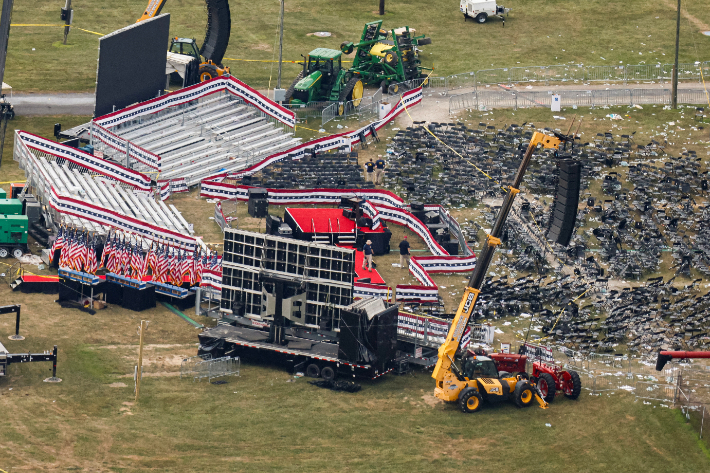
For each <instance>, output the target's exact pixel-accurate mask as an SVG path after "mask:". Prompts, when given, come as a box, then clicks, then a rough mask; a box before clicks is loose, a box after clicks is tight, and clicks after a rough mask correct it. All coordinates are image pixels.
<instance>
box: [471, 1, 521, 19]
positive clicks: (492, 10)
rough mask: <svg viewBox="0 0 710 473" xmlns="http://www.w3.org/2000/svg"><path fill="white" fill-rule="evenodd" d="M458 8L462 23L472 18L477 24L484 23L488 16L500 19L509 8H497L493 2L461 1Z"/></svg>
mask: <svg viewBox="0 0 710 473" xmlns="http://www.w3.org/2000/svg"><path fill="white" fill-rule="evenodd" d="M460 8H461V13H463V19H464V21H466V20H468V19H469V18H473V19H475V20H476V21H477V22H478V23H485V22H486V20H488V17H489V16H497V17H499V18H502V17H503V15H504V14H507V13H508V12H509V11H510V8H505V7H500V6H498V5H497V4H496V2H495V0H486V1H480V0H461V6H460Z"/></svg>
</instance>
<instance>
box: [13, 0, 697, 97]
mask: <svg viewBox="0 0 710 473" xmlns="http://www.w3.org/2000/svg"><path fill="white" fill-rule="evenodd" d="M686 3H687V5H686V6H685V7H684V10H687V17H684V19H683V21H682V22H681V43H680V61H681V62H694V61H697V60H701V61H702V60H708V59H710V56H709V55H708V53H707V46H708V41H710V38H708V37H706V36H702V35H701V34H700V31H703V30H710V27H708V26H707V25H708V24H710V14H709V13H708V11H707V8H703V6H702V2H700V1H698V0H693V1H690V2H684V4H686ZM146 4H147V0H122V1H120V2H117V1H107V2H97V1H93V2H90V1H87V0H75V1H74V2H73V3H72V7H73V8H74V25H75V26H76V27H77V28H83V29H85V30H89V31H93V32H98V33H109V32H111V31H114V30H116V29H119V28H122V27H125V26H128V25H130V24H132V23H134V22H135V20H136V19H137V18H138V17H140V15H141V13H142V12H143V9H144V8H145V6H146ZM503 4H504V5H505V6H506V7H510V8H512V9H513V11H512V12H511V14H510V16H509V17H508V19H507V21H506V22H505V28H503V27H502V23H501V22H500V21H499V20H496V19H493V20H491V21H489V22H488V23H486V24H484V25H478V24H474V23H473V22H464V21H463V15H462V14H461V13H460V12H459V10H458V4H457V3H455V2H435V3H432V2H430V1H426V0H412V1H409V2H393V1H390V2H387V14H386V15H385V17H384V21H385V23H384V26H385V27H386V28H393V27H399V26H404V25H408V26H410V27H413V28H416V29H417V31H418V32H419V33H426V34H427V35H428V36H431V37H432V39H433V42H432V45H431V46H426V47H424V51H423V53H422V58H423V62H424V65H425V66H426V67H432V66H433V67H434V68H435V74H436V75H449V74H454V73H459V72H467V71H472V70H480V69H488V68H498V67H511V66H517V65H522V66H533V65H549V64H565V63H583V64H588V65H619V64H621V63H624V64H639V63H644V64H656V63H658V62H660V63H672V62H673V59H672V58H673V51H674V40H675V35H674V33H675V2H672V1H671V0H662V1H660V2H646V1H642V0H629V1H625V2H621V1H615V2H609V1H605V0H589V1H586V2H574V1H571V0H531V1H525V2H524V1H521V0H509V1H506V2H503ZM57 5H58V4H57V2H56V1H51V0H17V1H16V2H15V7H14V12H13V17H12V19H13V24H14V25H59V23H60V22H59V8H58V7H57ZM255 5H258V7H257V8H255ZM377 5H378V3H377V2H375V1H370V2H349V3H348V2H338V3H333V2H330V1H326V0H311V1H306V0H292V1H289V2H287V3H286V13H285V27H284V28H285V30H284V59H285V60H289V61H296V60H300V58H301V56H300V55H301V54H306V53H308V52H309V51H310V50H312V49H313V48H315V47H330V48H338V46H339V45H340V43H341V42H342V41H346V40H348V41H357V40H358V39H359V37H360V34H361V32H362V28H363V25H364V23H366V22H368V21H373V20H375V19H378V18H380V17H379V16H378V15H376V14H375V10H376V9H377ZM230 10H231V18H232V24H233V26H232V32H231V37H230V45H229V48H228V49H227V54H226V57H227V58H231V59H225V61H224V63H225V64H226V65H228V66H230V67H231V68H232V72H233V75H235V76H236V77H238V78H239V79H241V80H244V81H245V82H247V83H248V84H250V85H252V86H255V87H259V88H267V87H269V86H270V87H271V88H273V87H274V86H275V82H276V70H277V68H276V65H275V64H274V63H270V62H244V61H238V60H237V59H252V60H253V59H256V60H267V61H272V60H274V59H277V58H278V57H277V47H276V46H277V24H278V10H279V2H278V1H276V0H270V1H269V2H261V3H258V4H255V3H253V2H247V1H246V0H231V1H230ZM163 12H167V13H170V14H171V27H170V34H171V35H175V36H180V37H194V38H196V39H197V40H198V42H199V43H201V42H202V40H203V38H204V29H205V25H206V23H207V19H206V18H207V17H206V13H205V10H204V3H203V2H202V1H200V0H169V1H168V2H167V3H166V6H165V7H164V9H163ZM77 28H75V29H73V30H72V32H71V33H70V35H69V43H68V44H67V45H66V46H65V45H63V44H61V39H62V31H63V30H62V28H61V27H60V26H14V27H13V28H12V31H11V35H10V43H9V49H8V59H7V69H6V75H5V82H7V83H8V84H10V85H12V86H13V87H14V90H15V91H32V92H37V91H93V90H94V87H95V86H94V82H95V79H96V59H97V57H98V52H97V47H98V38H99V36H98V35H95V34H93V33H90V32H85V31H81V30H79V29H77ZM317 31H328V32H330V33H332V36H330V37H327V38H320V37H317V36H314V35H312V34H311V33H314V32H317ZM298 67H299V66H297V65H295V64H291V63H288V64H285V65H284V70H283V77H284V79H283V80H284V83H285V86H288V85H289V84H290V82H291V79H292V78H293V77H295V75H296V74H297V73H298Z"/></svg>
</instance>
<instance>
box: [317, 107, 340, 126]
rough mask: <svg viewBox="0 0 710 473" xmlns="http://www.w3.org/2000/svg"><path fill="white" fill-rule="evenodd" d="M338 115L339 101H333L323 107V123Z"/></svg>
mask: <svg viewBox="0 0 710 473" xmlns="http://www.w3.org/2000/svg"><path fill="white" fill-rule="evenodd" d="M337 116H338V103H337V102H333V103H332V104H330V105H328V106H327V107H325V108H324V109H323V112H322V113H321V117H322V118H321V125H325V124H326V123H328V122H329V121H331V120H332V119H334V118H335V117H337Z"/></svg>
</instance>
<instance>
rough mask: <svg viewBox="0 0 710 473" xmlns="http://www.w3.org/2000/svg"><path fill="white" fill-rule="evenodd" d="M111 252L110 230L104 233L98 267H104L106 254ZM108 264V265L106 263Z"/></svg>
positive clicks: (106, 259)
mask: <svg viewBox="0 0 710 473" xmlns="http://www.w3.org/2000/svg"><path fill="white" fill-rule="evenodd" d="M110 252H111V230H109V231H108V235H106V243H104V249H103V251H102V252H101V261H99V262H98V264H97V266H98V267H99V268H103V267H105V266H104V265H105V264H106V261H108V258H107V255H108V254H109V253H110ZM106 266H108V265H106Z"/></svg>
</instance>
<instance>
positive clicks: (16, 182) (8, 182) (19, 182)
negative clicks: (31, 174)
mask: <svg viewBox="0 0 710 473" xmlns="http://www.w3.org/2000/svg"><path fill="white" fill-rule="evenodd" d="M23 182H27V181H6V182H0V184H22V183H23Z"/></svg>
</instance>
